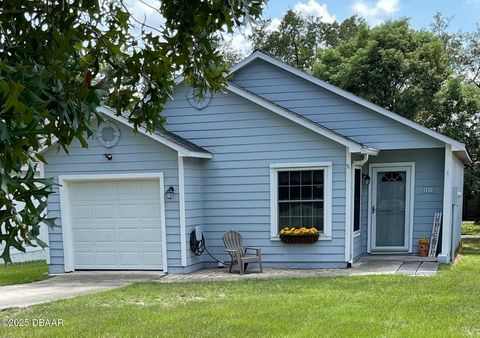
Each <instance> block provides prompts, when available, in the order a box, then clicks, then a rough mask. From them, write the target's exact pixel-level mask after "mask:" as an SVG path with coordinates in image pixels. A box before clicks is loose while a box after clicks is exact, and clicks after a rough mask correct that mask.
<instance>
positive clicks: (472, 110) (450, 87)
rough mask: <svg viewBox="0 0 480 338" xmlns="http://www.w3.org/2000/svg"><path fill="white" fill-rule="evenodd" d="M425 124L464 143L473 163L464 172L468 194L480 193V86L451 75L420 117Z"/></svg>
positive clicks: (419, 119)
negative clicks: (429, 106)
mask: <svg viewBox="0 0 480 338" xmlns="http://www.w3.org/2000/svg"><path fill="white" fill-rule="evenodd" d="M417 120H418V121H419V122H420V123H422V124H423V125H425V126H427V127H429V128H431V129H434V130H436V131H438V132H440V133H442V134H444V135H447V136H449V137H451V138H454V139H456V140H459V141H460V142H463V143H465V145H466V147H467V149H468V150H469V154H470V156H471V158H472V161H473V162H474V163H473V164H472V165H470V166H468V167H467V171H466V172H465V185H464V186H465V189H464V192H465V195H466V197H473V196H475V195H477V196H478V195H480V181H479V179H478V178H479V177H480V89H479V88H478V87H477V86H476V85H474V84H472V83H465V82H464V81H463V79H462V78H461V77H458V76H457V77H451V78H449V79H448V80H447V81H446V82H445V83H444V84H443V86H442V88H441V89H440V90H439V91H438V92H437V93H436V94H435V96H434V98H433V101H432V107H431V108H430V109H429V110H428V111H423V112H421V113H420V114H419V116H418V117H417Z"/></svg>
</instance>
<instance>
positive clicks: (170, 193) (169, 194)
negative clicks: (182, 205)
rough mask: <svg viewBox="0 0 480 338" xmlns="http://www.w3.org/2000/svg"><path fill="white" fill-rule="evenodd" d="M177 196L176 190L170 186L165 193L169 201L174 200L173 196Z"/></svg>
mask: <svg viewBox="0 0 480 338" xmlns="http://www.w3.org/2000/svg"><path fill="white" fill-rule="evenodd" d="M174 194H175V189H174V188H173V187H172V186H170V187H169V188H168V189H167V191H165V197H166V198H167V200H171V199H173V195H174Z"/></svg>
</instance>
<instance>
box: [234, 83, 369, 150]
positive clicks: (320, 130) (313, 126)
mask: <svg viewBox="0 0 480 338" xmlns="http://www.w3.org/2000/svg"><path fill="white" fill-rule="evenodd" d="M226 89H227V90H228V91H230V92H232V93H234V94H237V95H238V96H241V97H243V98H245V99H247V100H249V101H251V102H253V103H255V104H258V105H259V106H261V107H263V108H265V109H268V110H270V111H271V112H274V113H276V114H278V115H280V116H282V117H284V118H286V119H288V120H290V121H292V122H295V123H297V124H299V125H301V126H303V127H305V128H307V129H310V130H312V131H314V132H316V133H317V134H320V135H322V136H324V137H326V138H329V139H330V140H332V141H335V142H337V143H339V144H341V145H344V146H346V147H348V148H349V149H350V152H358V153H362V152H369V151H370V150H369V148H366V147H364V146H362V145H361V144H360V143H356V142H354V141H352V140H349V139H347V138H345V137H343V136H341V135H339V134H336V133H334V132H332V131H330V130H328V129H326V128H324V127H322V126H320V125H319V124H317V123H315V122H310V121H308V120H307V119H304V118H302V117H300V116H297V115H296V114H293V113H292V112H290V111H288V110H286V109H284V108H282V107H280V106H278V105H276V104H274V103H272V102H270V101H268V100H266V99H264V98H261V97H259V96H257V95H255V94H252V93H250V92H248V91H246V90H243V89H241V88H239V87H237V86H234V85H231V84H230V83H227V87H226ZM372 151H373V150H372Z"/></svg>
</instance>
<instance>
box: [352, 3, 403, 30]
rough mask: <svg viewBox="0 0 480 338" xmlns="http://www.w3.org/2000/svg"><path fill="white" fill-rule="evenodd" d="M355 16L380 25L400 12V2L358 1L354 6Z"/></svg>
mask: <svg viewBox="0 0 480 338" xmlns="http://www.w3.org/2000/svg"><path fill="white" fill-rule="evenodd" d="M352 10H353V12H354V13H355V14H358V15H360V16H361V17H364V18H365V19H366V20H367V21H368V22H369V23H370V24H372V25H378V24H380V23H382V22H383V21H385V19H388V18H390V17H391V16H392V15H393V14H395V13H396V12H398V11H399V10H400V3H399V0H377V1H376V2H367V1H365V0H356V1H355V2H354V3H353V5H352Z"/></svg>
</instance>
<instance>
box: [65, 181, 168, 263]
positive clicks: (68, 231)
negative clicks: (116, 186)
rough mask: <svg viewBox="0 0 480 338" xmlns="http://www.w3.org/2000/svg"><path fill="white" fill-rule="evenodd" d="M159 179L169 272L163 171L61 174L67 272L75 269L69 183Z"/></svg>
mask: <svg viewBox="0 0 480 338" xmlns="http://www.w3.org/2000/svg"><path fill="white" fill-rule="evenodd" d="M144 178H146V179H148V178H151V179H158V180H159V184H160V213H161V216H160V227H161V231H162V258H163V263H162V265H163V266H162V270H163V271H164V272H167V269H168V260H167V234H166V233H167V230H166V222H165V197H164V194H165V191H164V190H165V187H164V177H163V173H129V174H85V175H60V176H58V183H59V184H60V189H59V195H60V212H61V218H62V238H63V260H64V269H65V272H71V271H74V270H75V268H74V262H73V236H72V223H71V212H70V196H69V189H68V183H69V182H74V181H108V180H137V179H144Z"/></svg>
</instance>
